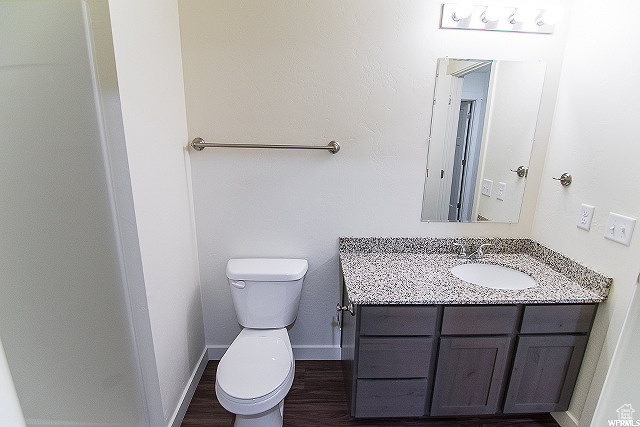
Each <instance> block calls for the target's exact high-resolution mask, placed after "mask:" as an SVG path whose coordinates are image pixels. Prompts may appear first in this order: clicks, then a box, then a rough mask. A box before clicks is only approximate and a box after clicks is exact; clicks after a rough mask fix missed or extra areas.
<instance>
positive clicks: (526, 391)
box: [341, 304, 597, 418]
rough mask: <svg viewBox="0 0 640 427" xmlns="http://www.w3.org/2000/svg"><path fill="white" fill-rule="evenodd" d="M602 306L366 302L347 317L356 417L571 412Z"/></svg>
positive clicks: (345, 350) (348, 372)
mask: <svg viewBox="0 0 640 427" xmlns="http://www.w3.org/2000/svg"><path fill="white" fill-rule="evenodd" d="M596 308H597V305H596V304H549V305H517V304H512V305H444V306H443V305H360V306H355V310H354V314H353V315H350V314H349V313H348V312H345V313H344V314H343V315H342V319H341V323H342V326H343V329H342V343H341V344H342V358H343V363H344V366H345V380H346V382H347V384H348V386H349V394H350V396H351V405H350V413H351V415H352V416H354V417H357V418H368V417H419V416H454V415H455V416H460V415H484V414H500V413H532V412H551V411H562V410H566V409H567V407H568V405H569V401H570V399H571V395H572V393H573V387H574V385H575V381H576V379H577V376H578V372H579V369H580V364H581V362H582V357H583V355H584V350H585V347H586V344H587V340H588V334H589V331H590V329H591V324H592V322H593V318H594V316H595V311H596Z"/></svg>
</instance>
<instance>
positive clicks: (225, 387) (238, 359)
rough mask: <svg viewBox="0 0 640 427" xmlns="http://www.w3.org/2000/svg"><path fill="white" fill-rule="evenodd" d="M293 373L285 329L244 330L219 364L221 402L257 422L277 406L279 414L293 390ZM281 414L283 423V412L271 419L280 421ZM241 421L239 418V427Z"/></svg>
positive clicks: (293, 366) (217, 383)
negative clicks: (290, 391)
mask: <svg viewBox="0 0 640 427" xmlns="http://www.w3.org/2000/svg"><path fill="white" fill-rule="evenodd" d="M294 371H295V362H294V359H293V352H292V350H291V343H290V342H289V335H288V334H287V330H286V329H243V330H242V332H240V334H239V335H238V336H237V337H236V339H235V340H234V341H233V343H232V344H231V346H230V347H229V349H228V350H227V352H226V353H225V354H224V356H222V359H221V360H220V363H219V364H218V371H217V373H216V395H217V396H218V401H219V402H220V404H221V405H222V406H223V407H224V408H225V409H226V410H227V411H229V412H233V413H234V414H237V415H239V416H240V415H253V416H254V417H252V419H253V420H254V421H255V420H256V419H258V416H261V414H263V413H266V412H268V411H269V410H271V409H273V408H274V407H277V409H278V412H279V413H280V412H281V408H280V407H279V406H280V403H281V402H283V400H284V397H285V396H286V395H287V393H288V392H289V389H291V384H293V374H294ZM278 415H279V417H280V421H279V423H280V424H281V423H282V414H281V413H280V414H274V415H272V417H275V418H276V419H277V418H278ZM241 418H242V417H237V418H236V425H239V424H238V423H237V421H238V420H239V419H241ZM252 425H273V424H257V423H254V424H252ZM276 425H277V424H276Z"/></svg>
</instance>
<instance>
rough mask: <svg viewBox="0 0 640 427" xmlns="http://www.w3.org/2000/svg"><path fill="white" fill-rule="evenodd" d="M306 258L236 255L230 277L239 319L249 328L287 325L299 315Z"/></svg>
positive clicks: (306, 267) (306, 264)
mask: <svg viewBox="0 0 640 427" xmlns="http://www.w3.org/2000/svg"><path fill="white" fill-rule="evenodd" d="M307 269H308V263H307V260H306V259H290V258H236V259H230V260H229V262H227V278H228V279H229V286H230V287H231V297H232V299H233V305H234V307H235V309H236V316H237V317H238V323H240V324H241V325H242V326H244V327H245V328H253V329H273V328H284V327H286V326H288V325H290V324H292V323H293V322H294V320H296V317H297V315H298V305H299V304H300V294H301V292H302V281H303V280H304V275H305V274H306V273H307Z"/></svg>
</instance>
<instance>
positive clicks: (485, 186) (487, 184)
mask: <svg viewBox="0 0 640 427" xmlns="http://www.w3.org/2000/svg"><path fill="white" fill-rule="evenodd" d="M492 188H493V181H491V180H490V179H483V180H482V191H481V192H482V194H484V195H485V196H489V197H491V189H492Z"/></svg>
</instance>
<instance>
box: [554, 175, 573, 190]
mask: <svg viewBox="0 0 640 427" xmlns="http://www.w3.org/2000/svg"><path fill="white" fill-rule="evenodd" d="M552 178H553V179H555V180H557V181H560V184H562V185H564V186H565V187H568V186H570V185H571V181H572V178H571V174H568V173H567V172H565V173H563V174H562V175H560V178H555V177H552Z"/></svg>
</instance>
